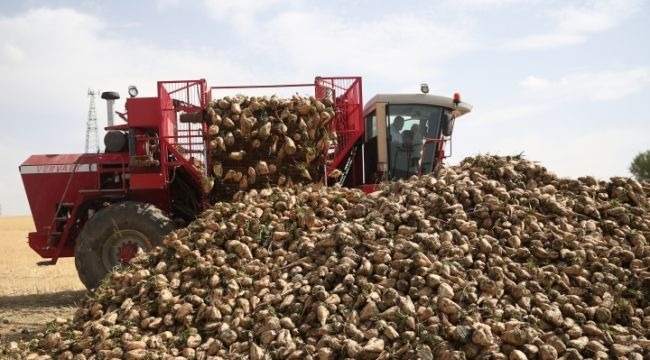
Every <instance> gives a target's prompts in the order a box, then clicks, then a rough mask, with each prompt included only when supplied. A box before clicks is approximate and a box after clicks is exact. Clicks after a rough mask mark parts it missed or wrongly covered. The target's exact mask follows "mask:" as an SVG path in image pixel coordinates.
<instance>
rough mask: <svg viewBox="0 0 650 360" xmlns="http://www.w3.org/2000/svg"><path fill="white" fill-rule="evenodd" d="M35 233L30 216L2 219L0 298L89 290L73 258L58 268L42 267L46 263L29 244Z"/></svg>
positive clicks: (0, 226)
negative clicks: (28, 235)
mask: <svg viewBox="0 0 650 360" xmlns="http://www.w3.org/2000/svg"><path fill="white" fill-rule="evenodd" d="M30 231H34V223H33V222H32V218H31V217H29V216H21V217H0V246H2V248H1V249H2V250H1V254H2V255H1V256H2V257H1V258H0V296H7V295H11V296H13V295H26V294H45V293H54V292H61V291H69V290H83V289H85V288H84V286H83V284H82V283H81V281H79V278H78V277H77V271H76V269H75V267H74V259H73V258H64V259H60V260H59V262H58V263H57V264H56V265H54V266H38V265H36V263H37V262H38V261H41V260H44V259H42V258H41V257H40V256H38V254H36V253H35V252H34V251H33V250H32V249H31V248H30V247H29V245H28V244H27V233H28V232H30Z"/></svg>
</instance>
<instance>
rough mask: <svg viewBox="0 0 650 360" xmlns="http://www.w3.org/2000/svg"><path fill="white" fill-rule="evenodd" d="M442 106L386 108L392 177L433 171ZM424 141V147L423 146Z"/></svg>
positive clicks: (392, 106) (398, 177)
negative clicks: (432, 140)
mask: <svg viewBox="0 0 650 360" xmlns="http://www.w3.org/2000/svg"><path fill="white" fill-rule="evenodd" d="M445 111H446V110H445V109H444V108H441V107H438V106H432V105H390V106H389V107H388V131H387V133H388V163H389V169H390V178H391V179H406V178H408V177H410V176H412V175H417V174H418V172H419V169H420V168H421V169H422V174H426V173H429V172H431V171H432V170H433V166H434V164H435V160H436V159H435V154H436V153H437V150H438V146H439V143H438V142H426V141H425V139H438V138H440V137H441V136H440V124H441V119H442V116H443V113H444V112H445ZM423 144H425V145H424V146H422V145H423Z"/></svg>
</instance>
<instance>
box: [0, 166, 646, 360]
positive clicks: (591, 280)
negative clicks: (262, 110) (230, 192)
mask: <svg viewBox="0 0 650 360" xmlns="http://www.w3.org/2000/svg"><path fill="white" fill-rule="evenodd" d="M649 192H650V184H647V183H639V182H638V181H636V180H634V179H628V178H612V179H611V180H610V181H607V182H606V181H597V180H596V179H594V178H593V177H582V178H579V179H577V180H575V179H564V178H558V177H556V176H555V175H553V174H552V173H550V172H547V171H546V169H545V168H544V167H542V166H540V165H539V164H536V163H534V162H531V161H528V160H525V159H522V158H520V157H497V156H490V155H480V156H476V157H472V158H467V159H465V160H463V161H462V162H461V163H460V164H459V165H458V166H451V167H443V168H441V169H440V171H439V172H438V173H437V174H436V176H422V177H419V178H418V177H414V178H412V179H410V180H408V181H398V182H392V183H387V184H383V185H381V186H380V189H379V191H378V192H377V193H375V194H371V195H366V194H364V193H362V192H361V191H359V190H357V189H346V188H341V187H338V186H334V187H329V188H328V187H322V186H320V185H294V186H292V187H290V188H286V187H285V188H277V187H276V188H268V189H261V190H252V191H250V192H246V193H244V192H240V193H238V194H237V195H236V197H235V200H234V201H233V202H230V203H218V204H216V205H215V206H214V207H213V208H212V209H210V210H208V211H206V212H204V213H203V214H202V215H201V216H200V217H199V218H198V219H197V220H196V221H195V222H193V223H192V224H191V225H190V226H189V227H187V228H184V229H180V230H177V231H175V232H173V233H172V234H171V235H170V236H168V237H167V238H166V240H165V246H164V247H162V248H157V249H155V250H154V251H153V252H151V253H149V254H147V255H140V256H139V257H137V258H136V259H135V260H134V261H133V262H132V264H131V265H130V267H129V268H128V269H126V270H120V271H116V272H114V273H112V274H110V275H109V276H108V277H107V278H106V279H105V281H104V282H103V284H102V285H101V287H100V288H98V289H97V290H96V291H95V292H94V293H93V294H92V295H90V296H88V298H87V299H85V300H84V302H83V304H82V306H81V307H80V308H79V309H78V310H77V312H76V314H75V316H74V319H72V320H67V321H66V320H62V319H59V320H57V321H53V322H52V323H50V324H49V325H48V327H47V329H44V330H43V333H42V334H39V335H38V336H37V337H36V338H35V339H33V340H31V341H29V342H24V343H10V344H5V345H4V348H3V349H2V350H0V356H1V357H2V358H8V359H14V358H16V359H177V360H180V359H255V360H257V359H346V358H350V359H526V358H530V359H544V360H546V359H587V358H589V359H608V358H620V359H642V358H648V356H650V355H649V354H650V340H649V339H650V269H649V268H648V266H649V265H650V246H649V245H648V243H647V239H648V237H649V236H650V216H649V215H648V206H649V203H648V199H649V198H648V194H649Z"/></svg>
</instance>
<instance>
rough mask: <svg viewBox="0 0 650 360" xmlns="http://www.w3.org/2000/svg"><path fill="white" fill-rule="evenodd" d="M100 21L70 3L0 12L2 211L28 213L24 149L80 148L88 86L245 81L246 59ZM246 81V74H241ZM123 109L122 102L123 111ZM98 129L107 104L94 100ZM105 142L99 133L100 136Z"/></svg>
mask: <svg viewBox="0 0 650 360" xmlns="http://www.w3.org/2000/svg"><path fill="white" fill-rule="evenodd" d="M108 30H109V27H108V25H107V24H106V23H104V22H103V21H102V20H100V19H98V18H96V17H93V16H89V15H86V14H83V13H80V12H78V11H75V10H72V9H50V8H40V9H33V10H29V11H27V12H25V13H22V14H18V15H16V16H13V17H4V18H0V34H3V39H2V40H0V64H2V66H0V79H2V87H0V107H1V108H2V109H3V120H1V121H2V124H3V132H2V133H0V143H1V144H3V145H4V146H6V147H7V148H8V149H10V150H9V151H3V152H2V154H3V156H2V157H0V167H1V168H3V169H6V170H7V171H5V172H3V173H2V174H0V183H2V184H10V185H12V186H7V187H2V188H0V201H2V206H3V212H4V213H5V214H21V213H22V214H24V213H26V212H28V207H27V204H26V202H25V195H24V192H23V190H22V187H21V186H16V184H20V178H19V174H18V170H17V167H18V165H19V164H20V163H21V162H22V161H24V160H25V159H26V156H27V154H35V153H70V152H80V151H82V150H83V146H84V139H85V122H86V114H87V111H88V98H87V96H86V92H87V89H88V88H95V89H97V88H98V89H101V90H103V91H106V90H117V91H120V92H121V94H122V97H123V98H124V97H125V96H126V87H127V86H128V85H130V84H135V85H137V86H138V87H139V88H140V94H141V96H155V94H156V88H155V86H156V81H158V80H173V79H192V78H206V79H218V80H219V81H222V82H235V81H247V79H248V76H249V75H248V73H247V72H246V71H244V69H243V65H240V64H237V63H235V62H234V61H231V60H229V59H228V58H227V57H226V56H224V55H222V54H220V53H218V52H215V51H210V50H205V49H192V48H189V47H185V48H184V49H182V50H179V49H177V48H175V47H170V48H161V47H158V46H155V45H152V44H151V43H146V42H144V41H140V40H137V39H133V38H124V39H123V38H118V37H115V36H114V35H111V32H110V31H108ZM242 79H243V80H242ZM122 108H123V100H122V102H120V103H119V104H118V109H120V110H121V109H122ZM97 109H98V111H97V112H98V116H99V127H100V128H102V127H104V126H105V120H104V119H105V110H104V109H105V105H104V104H103V101H102V100H98V101H97ZM100 141H101V139H100Z"/></svg>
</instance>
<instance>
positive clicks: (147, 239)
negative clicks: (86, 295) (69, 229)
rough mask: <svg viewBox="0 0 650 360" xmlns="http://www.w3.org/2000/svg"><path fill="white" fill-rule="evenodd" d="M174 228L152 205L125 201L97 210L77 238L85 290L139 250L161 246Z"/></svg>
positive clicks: (76, 253)
mask: <svg viewBox="0 0 650 360" xmlns="http://www.w3.org/2000/svg"><path fill="white" fill-rule="evenodd" d="M173 229H174V224H173V222H172V221H171V220H169V218H168V217H167V216H165V214H164V213H163V212H162V211H161V210H160V209H158V208H157V207H155V206H153V205H151V204H145V203H139V202H134V201H125V202H120V203H116V204H112V205H110V206H108V207H106V208H103V209H101V210H99V211H98V212H97V213H96V214H95V215H94V216H93V217H91V218H90V219H89V220H88V221H87V222H86V224H85V225H84V227H83V229H82V230H81V233H80V234H79V236H78V237H77V242H76V246H75V266H76V268H77V273H78V274H79V279H81V282H82V283H83V284H84V285H85V286H86V287H87V288H88V289H93V288H96V287H97V286H99V284H100V282H101V281H102V279H103V278H104V277H105V276H106V274H108V272H109V271H111V270H112V269H114V268H115V267H117V266H121V265H123V264H126V263H128V262H129V261H130V260H131V259H132V258H133V257H134V256H135V254H136V253H137V251H138V249H142V250H143V251H149V250H151V249H152V248H153V247H155V246H158V245H161V244H162V240H163V238H164V236H165V235H167V234H168V233H169V232H171V231H172V230H173Z"/></svg>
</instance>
